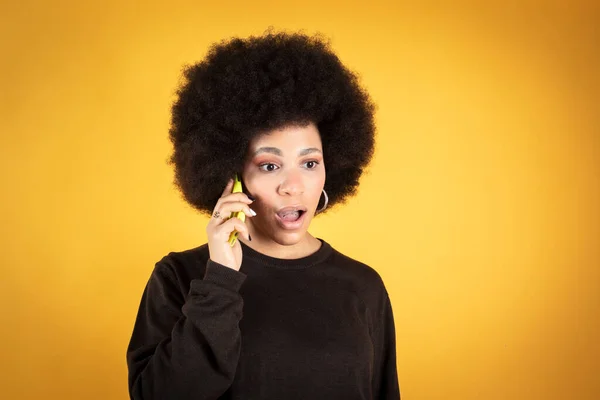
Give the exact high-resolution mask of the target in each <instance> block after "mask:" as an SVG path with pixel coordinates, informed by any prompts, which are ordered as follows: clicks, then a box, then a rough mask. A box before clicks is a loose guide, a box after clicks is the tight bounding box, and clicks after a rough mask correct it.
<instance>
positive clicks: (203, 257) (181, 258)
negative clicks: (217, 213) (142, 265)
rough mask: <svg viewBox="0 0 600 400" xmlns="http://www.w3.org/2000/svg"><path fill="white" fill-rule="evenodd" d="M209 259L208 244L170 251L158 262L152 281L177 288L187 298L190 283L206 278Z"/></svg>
mask: <svg viewBox="0 0 600 400" xmlns="http://www.w3.org/2000/svg"><path fill="white" fill-rule="evenodd" d="M208 258H209V252H208V244H206V243H205V244H203V245H201V246H198V247H194V248H190V249H184V250H173V251H170V252H168V253H167V254H166V255H164V256H163V257H162V258H161V259H160V260H158V261H157V262H156V264H155V266H154V270H153V271H152V275H151V277H150V280H151V281H152V280H155V281H160V282H162V283H164V284H165V285H170V286H172V287H173V289H174V288H175V287H177V288H178V290H179V291H180V292H181V294H182V295H184V296H185V295H186V294H187V292H188V291H189V287H190V282H191V281H192V280H194V279H202V278H203V277H204V272H205V270H206V263H207V261H208Z"/></svg>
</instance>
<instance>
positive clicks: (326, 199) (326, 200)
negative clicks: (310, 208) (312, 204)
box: [317, 189, 329, 214]
mask: <svg viewBox="0 0 600 400" xmlns="http://www.w3.org/2000/svg"><path fill="white" fill-rule="evenodd" d="M323 194H324V195H325V204H323V207H321V208H319V209H318V210H317V214H319V213H321V212H322V211H323V210H324V209H325V208H327V203H329V197H328V196H327V192H325V189H323Z"/></svg>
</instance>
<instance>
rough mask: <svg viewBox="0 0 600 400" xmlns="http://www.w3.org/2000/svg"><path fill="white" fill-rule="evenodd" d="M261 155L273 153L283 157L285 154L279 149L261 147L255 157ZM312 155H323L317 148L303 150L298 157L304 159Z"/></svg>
mask: <svg viewBox="0 0 600 400" xmlns="http://www.w3.org/2000/svg"><path fill="white" fill-rule="evenodd" d="M261 153H271V154H275V155H276V156H279V157H283V153H282V152H281V150H279V149H278V148H277V147H261V148H260V149H258V150H256V151H255V152H254V156H257V155H259V154H261ZM310 153H321V150H319V149H317V148H316V147H310V148H308V149H302V150H300V151H299V152H298V157H302V156H305V155H307V154H310Z"/></svg>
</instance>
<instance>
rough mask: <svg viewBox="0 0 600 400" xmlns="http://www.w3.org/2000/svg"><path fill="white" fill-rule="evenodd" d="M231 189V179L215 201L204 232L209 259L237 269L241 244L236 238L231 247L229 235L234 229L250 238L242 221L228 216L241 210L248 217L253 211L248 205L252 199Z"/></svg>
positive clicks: (240, 262)
mask: <svg viewBox="0 0 600 400" xmlns="http://www.w3.org/2000/svg"><path fill="white" fill-rule="evenodd" d="M232 189H233V179H232V180H230V181H229V183H228V184H227V186H226V187H225V190H224V191H223V194H222V195H221V197H220V198H219V200H218V201H217V204H216V206H215V208H214V209H213V214H212V217H211V218H210V221H209V223H208V225H207V226H206V233H207V236H208V251H209V255H210V259H211V260H212V261H214V262H216V263H219V264H222V265H224V266H226V267H229V268H231V269H234V270H236V271H239V270H240V267H241V266H242V246H241V245H240V241H239V240H236V241H235V243H234V245H233V247H232V246H231V245H230V244H229V235H230V234H231V232H233V231H234V230H236V231H238V232H239V234H240V235H244V237H245V238H246V239H248V240H250V234H249V232H248V227H247V226H246V224H245V223H244V222H242V221H241V220H240V219H238V218H230V216H231V213H232V212H236V211H243V212H244V214H246V218H248V217H252V216H253V214H254V212H253V211H251V210H250V207H249V206H248V205H249V204H251V203H252V200H250V199H249V198H248V196H247V195H246V194H245V193H241V192H240V193H231V190H232Z"/></svg>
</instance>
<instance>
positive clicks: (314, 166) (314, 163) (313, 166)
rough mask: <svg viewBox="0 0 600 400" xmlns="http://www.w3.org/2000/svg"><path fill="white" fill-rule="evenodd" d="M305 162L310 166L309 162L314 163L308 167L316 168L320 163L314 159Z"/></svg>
mask: <svg viewBox="0 0 600 400" xmlns="http://www.w3.org/2000/svg"><path fill="white" fill-rule="evenodd" d="M304 164H306V165H307V166H308V165H309V164H312V167H310V166H309V167H308V169H315V168H317V165H319V163H318V162H317V161H314V160H312V161H307V162H305V163H304Z"/></svg>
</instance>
